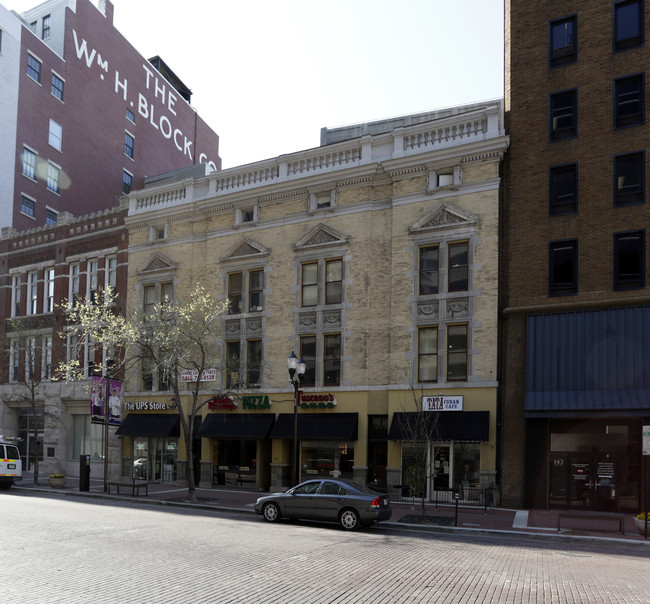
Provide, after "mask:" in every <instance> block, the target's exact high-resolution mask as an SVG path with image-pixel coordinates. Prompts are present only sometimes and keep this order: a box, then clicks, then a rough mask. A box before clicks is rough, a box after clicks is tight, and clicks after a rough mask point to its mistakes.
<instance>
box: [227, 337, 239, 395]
mask: <svg viewBox="0 0 650 604" xmlns="http://www.w3.org/2000/svg"><path fill="white" fill-rule="evenodd" d="M237 384H239V342H226V388H234V387H235V386H237Z"/></svg>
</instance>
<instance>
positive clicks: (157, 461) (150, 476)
mask: <svg viewBox="0 0 650 604" xmlns="http://www.w3.org/2000/svg"><path fill="white" fill-rule="evenodd" d="M177 458H178V439H177V438H172V437H170V438H153V437H151V438H147V437H145V436H138V437H137V438H136V439H135V441H134V443H133V476H134V477H135V478H137V479H140V480H154V481H160V482H172V481H174V480H176V460H177Z"/></svg>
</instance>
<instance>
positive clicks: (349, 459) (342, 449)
mask: <svg viewBox="0 0 650 604" xmlns="http://www.w3.org/2000/svg"><path fill="white" fill-rule="evenodd" d="M301 462H302V473H301V477H300V479H301V481H302V480H307V479H309V478H314V477H315V476H331V477H334V478H337V477H338V478H349V479H352V477H353V472H352V466H353V465H354V445H353V444H352V443H339V442H329V441H305V442H303V443H302V454H301Z"/></svg>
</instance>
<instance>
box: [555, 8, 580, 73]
mask: <svg viewBox="0 0 650 604" xmlns="http://www.w3.org/2000/svg"><path fill="white" fill-rule="evenodd" d="M575 34H576V18H575V17H567V18H566V19H559V20H558V21H552V22H551V25H550V61H551V65H552V66H553V67H555V66H557V65H565V64H566V63H570V62H571V61H575V59H576V48H577V45H576V35H575Z"/></svg>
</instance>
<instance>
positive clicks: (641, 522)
mask: <svg viewBox="0 0 650 604" xmlns="http://www.w3.org/2000/svg"><path fill="white" fill-rule="evenodd" d="M634 526H635V527H636V530H637V531H639V533H641V535H645V520H639V519H638V518H637V517H636V516H635V517H634ZM648 535H650V519H648Z"/></svg>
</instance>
